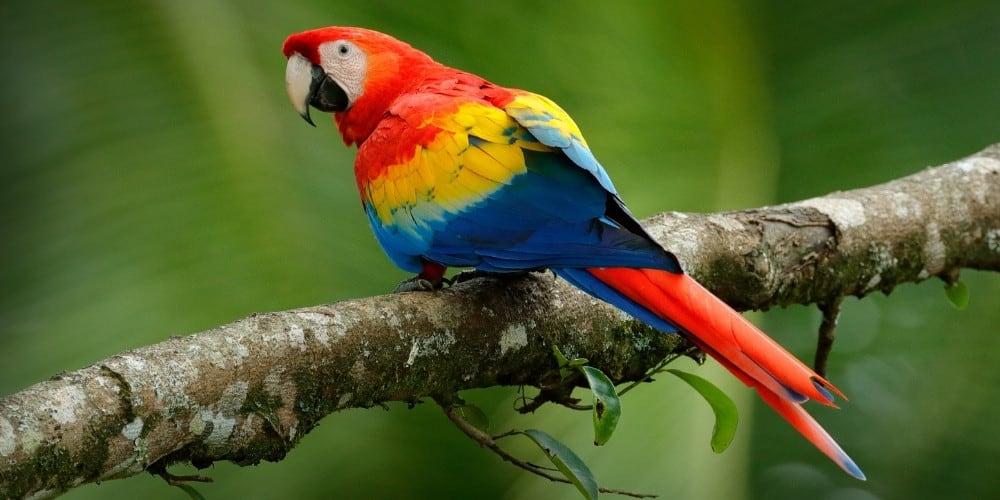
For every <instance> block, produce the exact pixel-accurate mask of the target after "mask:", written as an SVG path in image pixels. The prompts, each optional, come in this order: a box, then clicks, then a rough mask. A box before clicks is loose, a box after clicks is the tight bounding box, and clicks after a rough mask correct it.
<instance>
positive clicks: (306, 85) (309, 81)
mask: <svg viewBox="0 0 1000 500" xmlns="http://www.w3.org/2000/svg"><path fill="white" fill-rule="evenodd" d="M325 76H326V75H324V74H323V68H320V67H319V66H317V65H315V64H313V63H312V62H310V61H309V59H306V58H305V57H304V56H303V55H301V54H299V53H295V54H292V55H291V56H289V58H288V66H287V67H285V91H286V92H288V99H289V100H290V101H292V107H294V108H295V111H298V112H299V116H301V117H302V119H303V120H305V121H306V122H308V123H309V124H310V125H312V126H314V127H315V126H316V124H315V123H313V121H312V118H310V117H309V103H310V102H311V101H312V100H313V97H314V96H315V95H316V90H317V89H318V88H319V87H320V84H321V83H322V82H323V79H324V77H325Z"/></svg>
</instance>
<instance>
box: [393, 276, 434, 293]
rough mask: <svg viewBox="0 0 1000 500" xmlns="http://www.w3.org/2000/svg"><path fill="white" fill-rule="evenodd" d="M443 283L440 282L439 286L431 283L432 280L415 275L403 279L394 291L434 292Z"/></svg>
mask: <svg viewBox="0 0 1000 500" xmlns="http://www.w3.org/2000/svg"><path fill="white" fill-rule="evenodd" d="M442 284H443V282H442V283H438V285H437V286H435V285H434V283H431V282H430V280H427V279H424V278H421V277H420V276H414V277H412V278H410V279H408V280H403V281H402V282H400V283H399V284H398V285H396V289H395V290H393V291H392V293H403V292H433V291H434V290H437V289H439V288H441V285H442Z"/></svg>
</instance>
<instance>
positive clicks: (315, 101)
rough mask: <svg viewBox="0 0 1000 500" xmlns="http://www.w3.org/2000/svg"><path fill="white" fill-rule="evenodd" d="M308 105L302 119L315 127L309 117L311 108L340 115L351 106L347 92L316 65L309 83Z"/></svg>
mask: <svg viewBox="0 0 1000 500" xmlns="http://www.w3.org/2000/svg"><path fill="white" fill-rule="evenodd" d="M306 103H307V104H308V105H307V106H306V108H305V111H304V112H303V113H302V118H303V119H304V120H305V121H306V122H308V123H309V124H310V125H312V126H314V127H315V126H316V124H315V123H313V121H312V118H310V117H309V106H312V107H314V108H316V109H318V110H320V111H323V112H326V113H338V112H340V111H347V108H348V106H349V105H350V101H349V100H348V98H347V92H345V91H344V89H342V88H340V85H337V82H335V81H333V79H332V78H330V77H329V76H328V75H327V74H326V72H324V71H323V68H321V67H319V66H318V65H315V64H314V65H313V67H312V80H311V81H310V82H309V94H308V95H307V96H306Z"/></svg>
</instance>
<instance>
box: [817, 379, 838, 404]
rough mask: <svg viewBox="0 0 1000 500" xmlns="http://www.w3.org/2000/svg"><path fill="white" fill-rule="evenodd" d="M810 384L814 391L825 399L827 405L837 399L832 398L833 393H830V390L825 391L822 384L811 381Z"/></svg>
mask: <svg viewBox="0 0 1000 500" xmlns="http://www.w3.org/2000/svg"><path fill="white" fill-rule="evenodd" d="M812 383H813V386H814V387H816V390H817V391H819V393H820V394H822V395H823V397H824V398H826V401H827V402H828V403H832V402H834V401H835V400H836V399H837V397H836V396H834V394H833V392H832V391H830V389H827V388H826V386H824V385H823V383H822V382H820V381H819V380H816V379H812Z"/></svg>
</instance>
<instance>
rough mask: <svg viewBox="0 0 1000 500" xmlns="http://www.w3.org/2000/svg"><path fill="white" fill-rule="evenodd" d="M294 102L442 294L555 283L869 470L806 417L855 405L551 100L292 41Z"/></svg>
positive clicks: (449, 72)
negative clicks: (732, 293)
mask: <svg viewBox="0 0 1000 500" xmlns="http://www.w3.org/2000/svg"><path fill="white" fill-rule="evenodd" d="M283 52H284V54H285V56H286V57H287V58H288V66H287V69H286V74H285V82H286V89H287V91H288V96H289V98H290V99H291V101H292V105H293V106H294V107H295V109H296V110H297V111H298V112H299V114H300V115H301V116H302V117H303V118H304V119H305V120H306V121H308V122H309V123H312V119H311V118H310V107H312V108H315V109H317V110H319V111H322V112H329V113H333V117H334V120H335V121H336V124H337V127H338V129H339V130H340V134H341V136H342V137H343V140H344V142H345V143H346V144H347V145H348V146H351V145H356V146H357V148H358V152H357V159H356V161H355V164H354V175H355V177H356V179H357V186H358V190H359V191H360V193H361V202H362V207H363V209H364V212H365V214H366V215H367V216H368V220H369V222H370V223H371V227H372V229H373V230H374V232H375V236H376V238H377V239H378V241H379V243H380V244H381V246H382V248H383V250H385V252H386V254H388V256H389V258H390V259H392V261H393V262H394V263H395V264H396V265H398V266H399V267H401V268H403V269H405V270H407V271H411V272H414V273H416V278H414V280H411V281H410V282H409V283H408V288H434V287H436V286H440V284H441V283H442V282H444V280H445V277H444V275H445V270H446V268H447V267H462V268H468V267H471V268H475V269H477V270H479V271H484V272H491V273H511V272H521V271H525V270H534V269H542V268H548V269H551V270H552V271H554V272H555V273H556V274H557V275H559V276H561V277H562V278H564V279H566V280H567V281H569V282H570V283H572V284H574V285H576V286H577V287H579V288H581V289H582V290H584V291H586V292H587V293H589V294H591V295H593V296H595V297H597V298H599V299H601V300H604V301H607V302H609V303H611V304H613V305H615V306H617V307H618V308H620V309H622V310H623V311H625V312H627V313H629V314H631V315H632V316H634V317H636V318H638V319H639V320H642V321H644V322H646V323H648V324H649V325H651V326H653V327H655V328H656V329H658V330H660V331H663V332H664V333H679V334H681V335H684V336H685V337H687V338H688V339H689V340H690V341H691V342H693V343H694V344H695V345H697V346H698V347H699V348H701V349H702V350H703V351H705V352H706V353H708V354H709V355H710V356H712V357H713V358H715V359H716V360H718V362H719V363H721V364H722V365H723V366H725V367H726V368H727V369H728V370H729V371H730V372H732V373H733V374H734V375H735V376H736V377H737V378H739V379H740V380H741V381H743V383H745V384H746V385H748V386H750V387H752V388H754V389H756V390H757V392H758V393H759V394H760V395H761V397H762V398H763V399H764V401H766V402H767V404H769V405H770V406H771V407H772V408H774V409H775V410H776V411H777V412H778V413H779V414H781V416H783V417H784V418H785V419H786V420H788V422H789V423H791V425H792V426H793V427H795V428H796V429H797V430H798V431H799V432H801V433H802V435H803V436H805V437H806V439H808V440H809V441H810V442H812V443H813V444H814V445H815V446H816V447H817V448H819V449H820V451H822V452H823V453H825V454H826V455H827V456H828V457H830V459H832V460H833V461H834V462H836V463H837V465H839V466H840V467H841V468H842V469H844V470H845V471H846V472H847V473H848V474H850V475H852V476H854V477H857V478H859V479H864V474H863V473H862V472H861V469H860V468H859V467H858V466H857V465H856V464H855V463H854V461H852V460H851V458H850V457H849V456H847V454H846V453H845V452H844V451H843V450H842V449H841V448H840V446H839V445H837V443H836V442H835V441H834V440H833V438H831V437H830V435H829V434H827V432H826V431H825V430H823V428H822V427H821V426H820V425H819V424H818V423H817V422H816V421H815V420H814V419H813V418H812V417H811V416H810V415H809V414H808V413H806V411H805V410H804V409H803V408H802V403H804V402H805V401H806V400H808V399H815V400H817V401H819V402H821V403H823V404H826V405H830V406H834V403H833V399H834V395H838V396H840V397H843V395H842V394H841V393H840V391H838V390H837V388H836V387H834V386H833V385H832V384H830V383H829V382H827V381H826V380H825V379H824V378H823V377H820V376H819V375H817V374H816V373H815V372H813V370H811V369H810V368H809V367H807V366H806V365H804V364H803V363H802V362H801V361H799V360H798V359H796V358H795V357H794V356H793V355H792V354H790V353H789V352H788V351H786V350H785V349H784V348H782V347H781V346H780V345H778V344H777V343H776V342H775V341H773V340H772V339H771V338H769V337H768V336H767V335H765V334H764V333H763V332H761V331H760V330H758V329H757V328H756V327H755V326H754V325H753V324H751V323H750V322H749V321H747V320H746V319H744V318H743V316H741V315H740V314H739V313H737V312H736V311H734V310H733V309H731V308H730V307H729V306H727V305H726V304H725V303H724V302H722V301H721V300H720V299H718V298H717V297H715V296H714V295H712V293H711V292H709V291H708V290H706V289H705V288H704V287H702V286H701V285H700V284H698V283H697V282H696V281H695V280H694V279H692V278H691V277H690V276H688V275H687V274H685V273H684V271H683V270H682V269H681V266H680V263H679V262H678V261H677V258H676V257H675V256H674V255H673V254H672V253H670V252H669V251H667V250H665V249H664V248H663V247H661V246H660V245H659V244H658V243H656V242H655V241H654V240H653V239H652V238H651V237H650V236H649V235H648V234H647V233H646V231H645V230H644V229H643V228H642V226H641V225H640V224H639V222H638V221H637V220H636V219H635V217H633V216H632V214H631V213H630V212H629V210H628V208H626V206H625V203H624V202H623V201H622V199H621V198H620V197H619V196H618V194H617V192H616V191H615V187H614V185H613V184H612V182H611V179H610V178H609V177H608V174H607V172H605V170H604V168H603V167H602V166H601V164H600V163H598V161H597V159H596V158H595V157H594V155H593V154H592V153H591V151H590V148H589V147H588V146H587V141H586V140H584V138H583V134H582V133H581V132H580V129H579V128H578V127H577V125H576V124H575V123H574V122H573V120H572V119H571V118H570V117H569V115H568V114H567V113H566V112H565V111H563V109H562V108H560V107H559V106H557V105H556V104H555V103H554V102H552V101H551V100H549V99H548V98H546V97H544V96H541V95H538V94H535V93H532V92H527V91H524V90H517V89H512V88H507V87H502V86H499V85H496V84H493V83H491V82H489V81H486V80H485V79H483V78H481V77H479V76H476V75H473V74H471V73H467V72H464V71H461V70H458V69H454V68H450V67H447V66H445V65H443V64H440V63H438V62H436V61H434V60H433V59H432V58H431V57H430V56H428V55H427V54H425V53H423V52H421V51H419V50H417V49H415V48H413V47H411V46H410V45H408V44H406V43H404V42H402V41H399V40H397V39H395V38H393V37H391V36H389V35H386V34H383V33H379V32H376V31H371V30H367V29H361V28H349V27H329V28H322V29H316V30H312V31H306V32H303V33H298V34H295V35H292V36H290V37H289V38H288V39H287V40H286V41H285V44H284V47H283Z"/></svg>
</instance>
